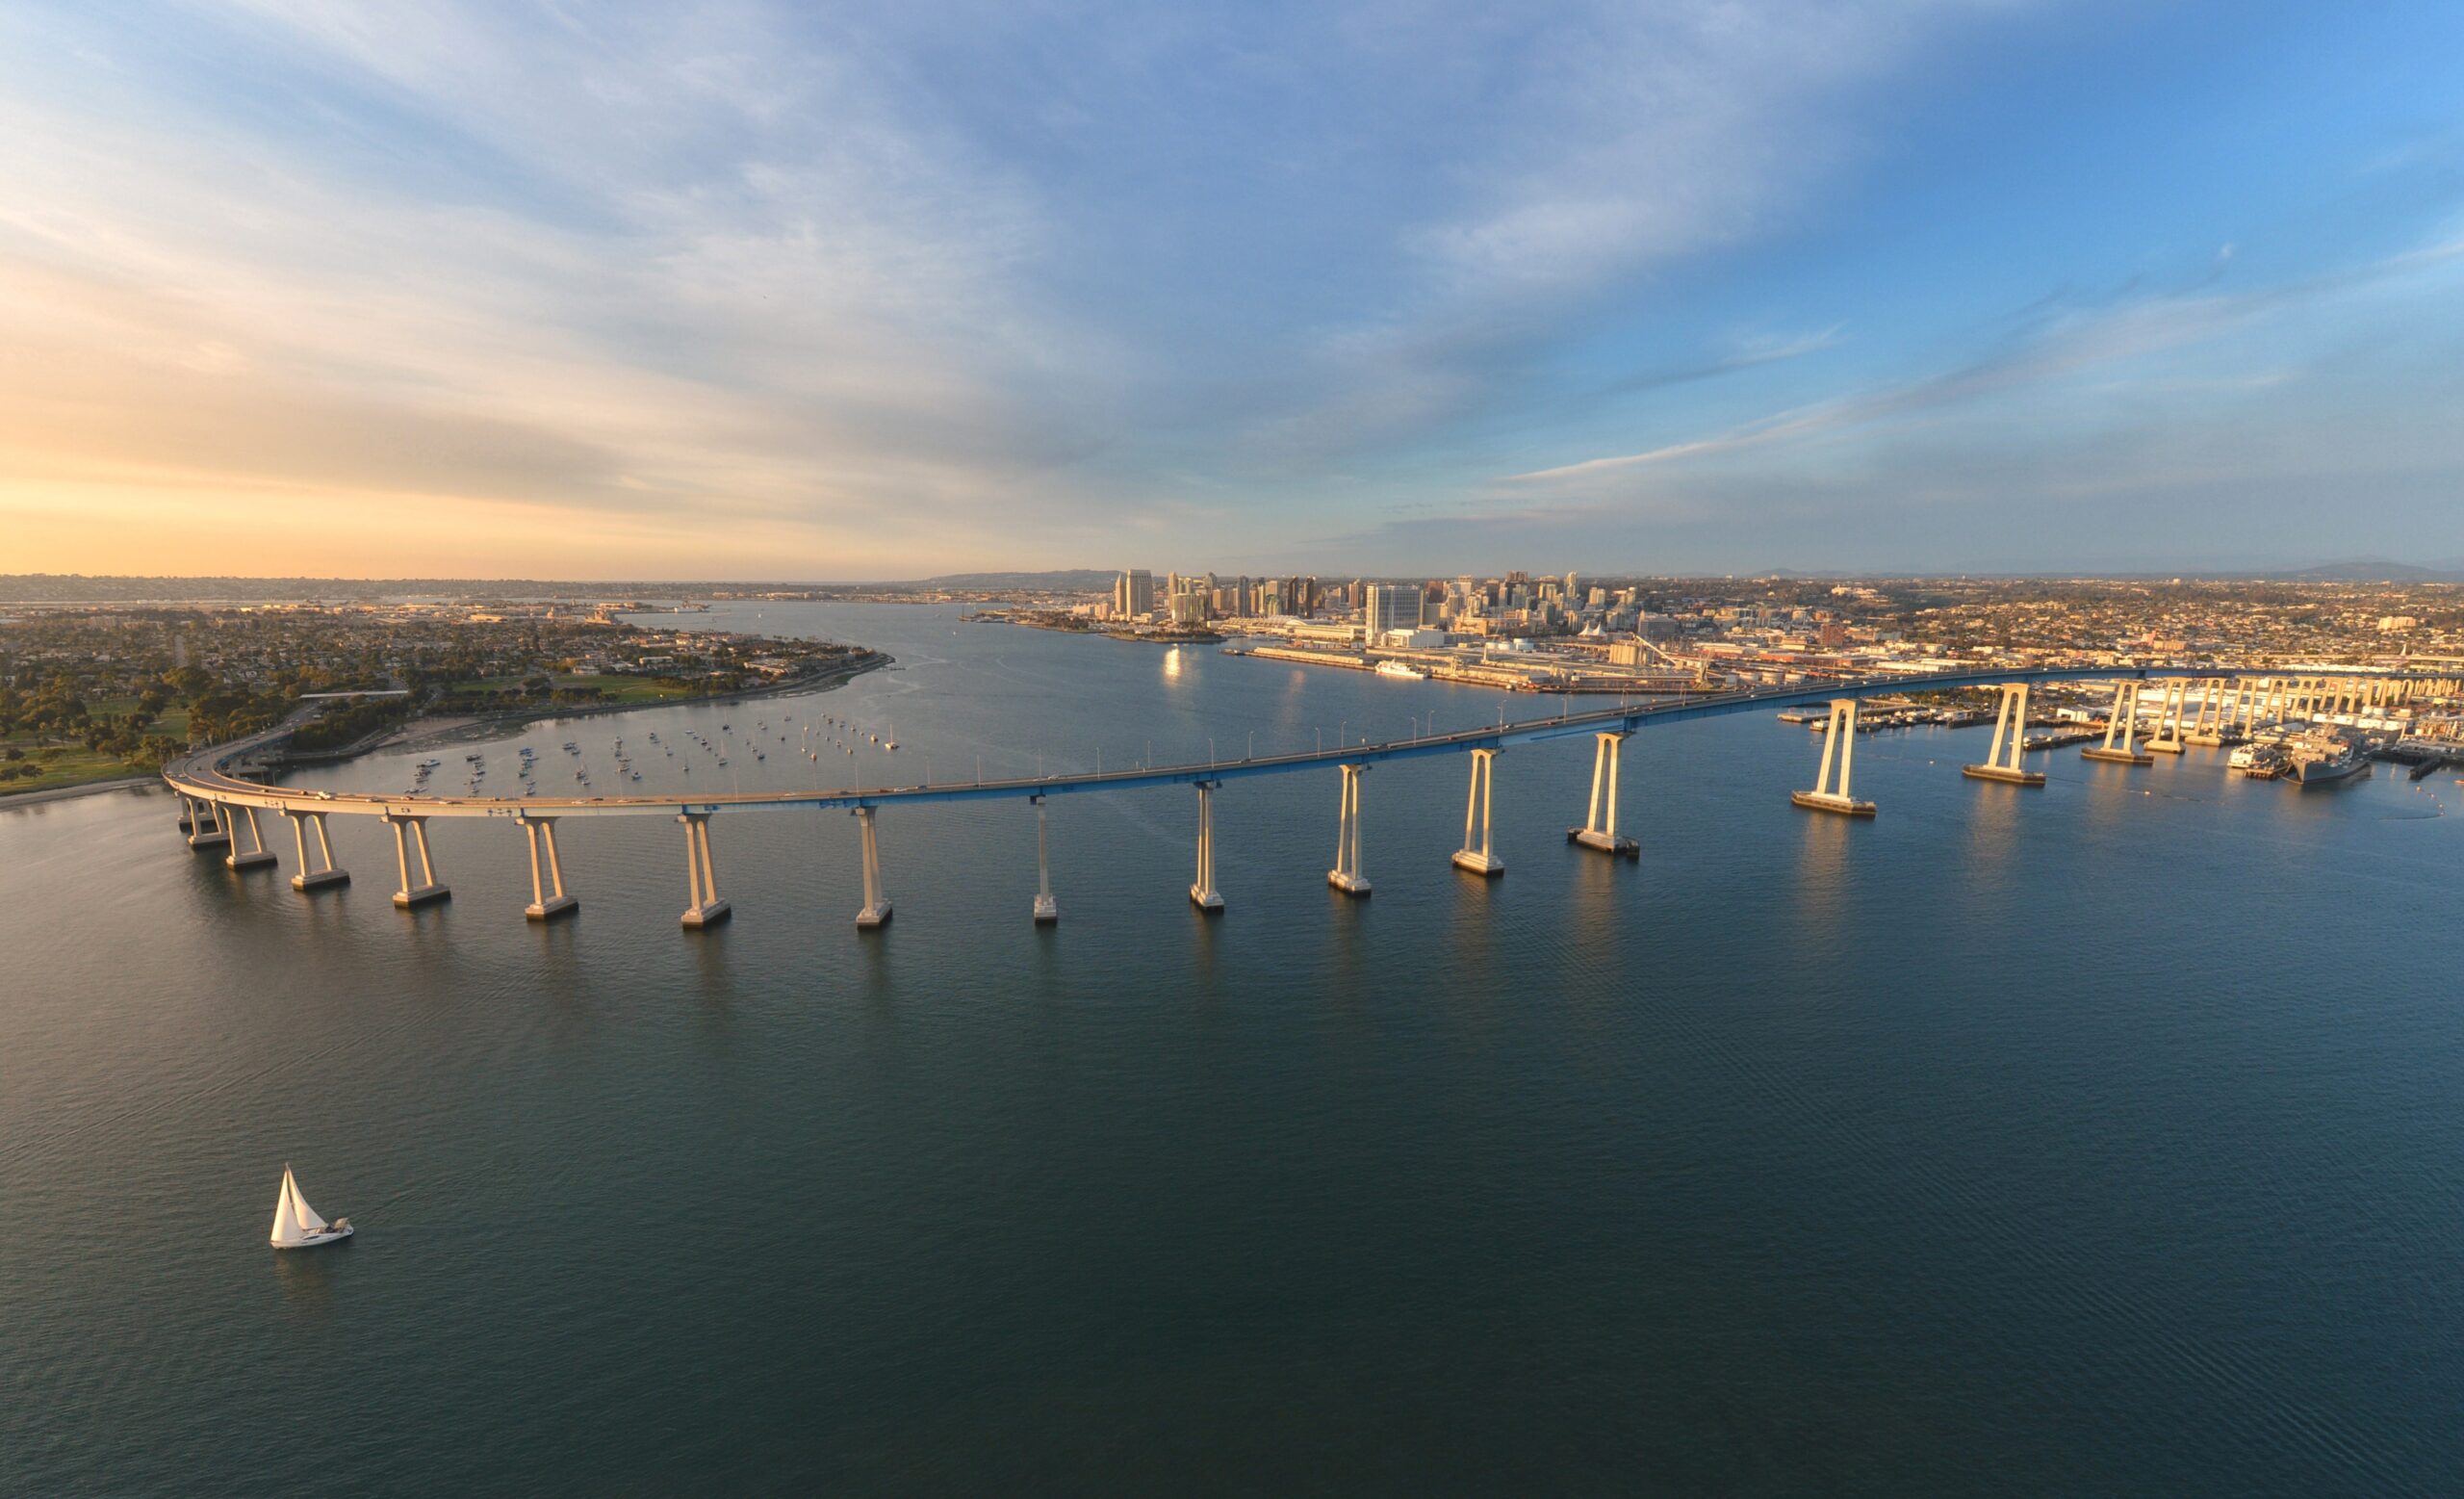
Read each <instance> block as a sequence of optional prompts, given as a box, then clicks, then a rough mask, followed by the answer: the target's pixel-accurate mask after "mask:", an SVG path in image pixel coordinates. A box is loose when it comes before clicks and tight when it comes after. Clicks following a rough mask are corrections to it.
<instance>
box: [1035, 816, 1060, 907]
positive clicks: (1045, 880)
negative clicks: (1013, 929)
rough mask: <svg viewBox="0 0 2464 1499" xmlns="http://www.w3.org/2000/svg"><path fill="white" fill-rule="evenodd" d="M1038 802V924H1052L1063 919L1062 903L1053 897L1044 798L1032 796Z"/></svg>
mask: <svg viewBox="0 0 2464 1499" xmlns="http://www.w3.org/2000/svg"><path fill="white" fill-rule="evenodd" d="M1027 800H1029V801H1031V802H1033V803H1035V804H1036V925H1038V926H1050V925H1052V924H1054V923H1055V922H1057V921H1059V920H1060V919H1061V903H1060V902H1059V901H1056V900H1054V899H1053V898H1052V860H1051V857H1050V851H1049V847H1048V845H1047V844H1046V842H1045V840H1044V809H1043V798H1042V797H1040V796H1030V797H1028V798H1027Z"/></svg>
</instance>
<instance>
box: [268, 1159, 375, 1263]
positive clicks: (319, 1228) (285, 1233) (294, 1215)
mask: <svg viewBox="0 0 2464 1499" xmlns="http://www.w3.org/2000/svg"><path fill="white" fill-rule="evenodd" d="M356 1231H358V1230H356V1229H354V1228H351V1226H350V1220H349V1219H347V1218H337V1219H335V1220H334V1221H333V1222H332V1223H327V1222H325V1220H323V1219H322V1218H320V1217H318V1216H317V1210H316V1209H315V1208H313V1207H310V1206H309V1205H308V1200H307V1199H306V1198H304V1197H301V1196H300V1195H299V1183H298V1182H296V1181H294V1180H292V1179H291V1163H290V1162H289V1161H285V1162H283V1163H282V1195H281V1196H280V1197H278V1198H276V1199H275V1200H274V1204H273V1247H274V1248H275V1249H306V1248H307V1247H308V1246H309V1245H311V1244H331V1243H332V1242H334V1241H335V1240H336V1239H347V1238H349V1237H350V1236H351V1235H352V1234H353V1233H354V1232H356Z"/></svg>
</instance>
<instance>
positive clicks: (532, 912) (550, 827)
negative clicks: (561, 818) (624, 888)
mask: <svg viewBox="0 0 2464 1499" xmlns="http://www.w3.org/2000/svg"><path fill="white" fill-rule="evenodd" d="M514 821H516V822H517V823H519V824H521V826H522V832H523V836H524V838H525V839H526V840H528V842H529V844H530V904H528V905H526V906H525V907H523V908H522V914H523V915H524V916H525V917H528V918H529V919H530V920H533V921H549V920H553V919H554V918H555V917H560V916H571V915H572V914H573V913H575V912H577V911H579V910H580V909H581V902H580V901H578V900H576V899H575V898H574V897H573V896H571V895H568V894H566V893H565V864H564V861H563V860H562V859H559V858H558V857H557V856H556V819H555V818H553V817H532V816H521V817H516V818H515V819H514ZM543 846H544V847H545V848H546V849H547V851H548V858H547V860H546V863H545V866H544V873H545V876H546V878H545V879H544V880H543V879H542V878H541V875H542V873H543V866H542V863H541V861H540V858H539V851H540V849H541V848H542V847H543Z"/></svg>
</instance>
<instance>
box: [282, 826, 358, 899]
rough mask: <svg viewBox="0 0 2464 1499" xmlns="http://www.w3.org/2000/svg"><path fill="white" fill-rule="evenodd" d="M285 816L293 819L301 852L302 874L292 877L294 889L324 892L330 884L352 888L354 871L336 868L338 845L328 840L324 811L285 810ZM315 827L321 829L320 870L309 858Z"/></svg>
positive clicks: (300, 864)
mask: <svg viewBox="0 0 2464 1499" xmlns="http://www.w3.org/2000/svg"><path fill="white" fill-rule="evenodd" d="M282 814H283V816H285V817H287V818H289V819H290V822H291V839H292V842H293V843H294V845H295V846H296V847H297V848H298V850H299V872H298V873H297V874H295V875H293V876H292V877H291V888H292V889H293V890H295V891H315V890H322V889H324V888H325V887H326V886H329V885H348V884H349V883H350V871H349V870H348V869H337V868H335V867H334V845H333V843H332V842H331V841H330V840H327V839H326V837H325V814H323V813H321V812H303V811H300V810H299V809H297V808H294V807H285V808H284V809H283V810H282ZM312 825H313V826H314V827H315V828H316V830H317V853H318V857H319V859H320V860H321V861H322V862H323V864H324V867H323V868H319V867H317V863H316V862H315V861H312V860H310V859H309V857H308V829H309V828H310V827H311V826H312Z"/></svg>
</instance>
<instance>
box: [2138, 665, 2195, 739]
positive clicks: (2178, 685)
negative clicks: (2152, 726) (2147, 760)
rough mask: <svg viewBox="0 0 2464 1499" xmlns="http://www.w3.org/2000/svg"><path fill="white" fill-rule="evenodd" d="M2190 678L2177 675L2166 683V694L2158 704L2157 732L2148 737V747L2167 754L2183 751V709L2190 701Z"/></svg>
mask: <svg viewBox="0 0 2464 1499" xmlns="http://www.w3.org/2000/svg"><path fill="white" fill-rule="evenodd" d="M2190 695H2191V685H2190V679H2188V678H2187V677H2175V678H2173V679H2171V680H2170V681H2169V682H2167V683H2166V684H2165V695H2164V697H2163V698H2162V699H2160V700H2159V701H2158V703H2157V705H2156V732H2155V733H2154V734H2153V735H2151V736H2149V737H2148V740H2147V747H2148V748H2149V749H2151V750H2156V751H2158V752H2160V753H2163V754H2167V755H2178V754H2180V753H2181V752H2182V749H2183V741H2182V709H2183V708H2184V707H2185V706H2186V705H2187V704H2188V703H2189V701H2190Z"/></svg>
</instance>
